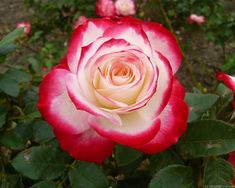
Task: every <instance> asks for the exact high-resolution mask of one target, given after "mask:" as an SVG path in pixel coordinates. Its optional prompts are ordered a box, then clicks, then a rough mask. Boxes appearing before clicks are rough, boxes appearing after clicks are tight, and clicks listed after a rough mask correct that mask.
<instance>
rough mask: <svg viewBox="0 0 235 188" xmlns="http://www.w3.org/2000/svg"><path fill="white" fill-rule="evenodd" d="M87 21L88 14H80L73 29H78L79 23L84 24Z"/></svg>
mask: <svg viewBox="0 0 235 188" xmlns="http://www.w3.org/2000/svg"><path fill="white" fill-rule="evenodd" d="M86 21H87V17H86V16H79V17H78V18H77V19H76V21H75V22H74V25H73V29H76V28H77V27H78V26H79V25H83V24H84V23H86Z"/></svg>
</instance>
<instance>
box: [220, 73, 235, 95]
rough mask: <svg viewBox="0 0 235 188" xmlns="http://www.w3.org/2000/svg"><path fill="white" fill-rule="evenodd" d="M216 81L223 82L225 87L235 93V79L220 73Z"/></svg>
mask: <svg viewBox="0 0 235 188" xmlns="http://www.w3.org/2000/svg"><path fill="white" fill-rule="evenodd" d="M216 79H217V80H219V81H223V82H224V83H225V85H226V86H227V87H228V88H229V89H231V90H232V91H233V92H234V93H235V77H234V76H229V75H228V74H225V73H222V72H219V73H217V74H216Z"/></svg>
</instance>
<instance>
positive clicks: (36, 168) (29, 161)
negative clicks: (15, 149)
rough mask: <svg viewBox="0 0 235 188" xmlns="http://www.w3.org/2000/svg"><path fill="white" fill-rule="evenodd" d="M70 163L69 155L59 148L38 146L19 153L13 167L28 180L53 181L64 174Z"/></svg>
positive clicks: (13, 161)
mask: <svg viewBox="0 0 235 188" xmlns="http://www.w3.org/2000/svg"><path fill="white" fill-rule="evenodd" d="M69 161H70V158H69V157H68V155H67V154H66V153H64V152H62V151H60V150H58V149H57V148H53V147H49V146H36V147H31V148H30V149H27V150H25V151H23V152H21V153H19V154H18V155H17V156H16V157H15V158H14V159H13V160H12V166H13V167H14V168H15V169H16V170H17V171H18V172H20V173H21V174H23V175H24V176H27V177H28V178H31V179H34V180H38V179H44V180H52V179H55V178H58V177H59V176H61V175H62V174H63V172H64V170H65V166H66V164H67V163H69Z"/></svg>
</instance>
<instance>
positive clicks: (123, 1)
mask: <svg viewBox="0 0 235 188" xmlns="http://www.w3.org/2000/svg"><path fill="white" fill-rule="evenodd" d="M115 8H116V14H117V15H119V16H129V15H134V14H135V3H134V1H133V0H117V1H116V2H115Z"/></svg>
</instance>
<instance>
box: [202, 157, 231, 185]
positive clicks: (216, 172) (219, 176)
mask: <svg viewBox="0 0 235 188" xmlns="http://www.w3.org/2000/svg"><path fill="white" fill-rule="evenodd" d="M232 179H233V167H232V166H231V165H230V164H229V163H228V162H227V161H225V160H224V159H220V158H210V159H208V160H207V161H206V164H205V171H204V185H205V186H207V185H210V186H218V185H221V186H229V185H230V181H231V180H232Z"/></svg>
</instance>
